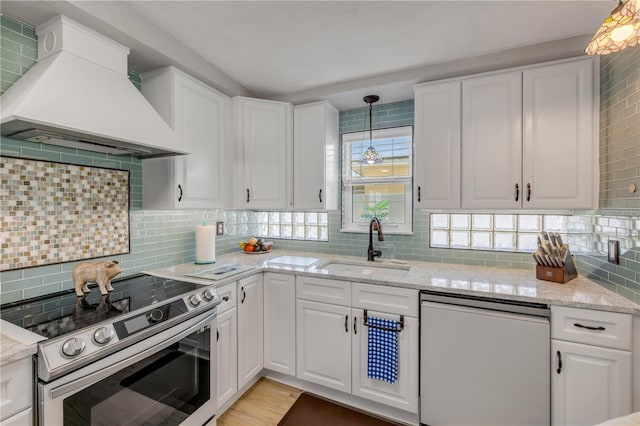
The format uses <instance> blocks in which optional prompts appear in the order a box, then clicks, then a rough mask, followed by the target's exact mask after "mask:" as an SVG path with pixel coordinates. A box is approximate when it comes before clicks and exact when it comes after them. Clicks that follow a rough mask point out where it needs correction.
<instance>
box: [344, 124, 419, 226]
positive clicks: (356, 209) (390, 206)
mask: <svg viewBox="0 0 640 426" xmlns="http://www.w3.org/2000/svg"><path fill="white" fill-rule="evenodd" d="M370 146H372V147H373V148H375V150H376V151H377V152H378V155H379V156H380V158H381V160H382V161H381V162H375V163H367V162H363V161H362V158H363V155H364V153H365V151H367V149H368V148H369V147H370ZM412 163H413V126H404V127H392V128H387V129H379V130H373V132H372V136H371V141H369V132H366V131H365V132H354V133H343V134H342V197H343V200H342V206H343V215H342V231H347V232H368V225H369V222H370V220H371V218H372V217H373V216H376V217H377V218H378V219H380V220H381V221H382V223H383V224H384V225H385V230H386V231H387V232H389V233H392V234H393V233H395V234H403V233H404V234H409V233H411V232H412V222H413V220H412V214H413V210H412V197H411V194H412V189H411V188H412V187H411V185H412Z"/></svg>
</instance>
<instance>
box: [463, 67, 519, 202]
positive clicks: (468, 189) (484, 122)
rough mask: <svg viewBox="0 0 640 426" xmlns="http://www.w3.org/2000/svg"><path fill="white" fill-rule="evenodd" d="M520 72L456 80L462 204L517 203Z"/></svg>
mask: <svg viewBox="0 0 640 426" xmlns="http://www.w3.org/2000/svg"><path fill="white" fill-rule="evenodd" d="M521 117H522V73H521V72H519V71H516V72H509V73H501V74H494V75H488V76H484V77H476V78H470V79H467V80H464V81H463V82H462V207H463V208H472V209H473V208H507V209H510V208H518V207H520V205H521V197H522V190H521V183H520V179H521V175H522V171H521V170H522V168H521V167H522V165H521V162H522V124H521Z"/></svg>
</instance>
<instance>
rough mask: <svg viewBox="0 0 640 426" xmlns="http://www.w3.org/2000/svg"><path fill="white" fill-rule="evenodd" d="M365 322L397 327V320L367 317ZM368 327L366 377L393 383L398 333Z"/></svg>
mask: <svg viewBox="0 0 640 426" xmlns="http://www.w3.org/2000/svg"><path fill="white" fill-rule="evenodd" d="M367 322H368V323H369V324H372V325H377V326H379V327H384V328H390V329H398V321H394V320H388V319H384V318H376V317H367ZM368 329H369V341H368V343H369V344H368V346H369V353H368V363H367V377H369V378H370V379H377V380H383V381H385V382H388V383H395V381H396V380H397V379H398V333H396V332H393V331H387V330H380V329H377V328H373V327H368Z"/></svg>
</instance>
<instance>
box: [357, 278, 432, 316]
mask: <svg viewBox="0 0 640 426" xmlns="http://www.w3.org/2000/svg"><path fill="white" fill-rule="evenodd" d="M351 297H352V301H353V307H354V308H360V309H371V310H375V311H379V312H387V313H390V314H397V315H406V316H409V317H415V318H417V317H418V305H419V303H418V290H412V289H407V288H398V287H389V286H384V285H373V284H362V283H352V284H351Z"/></svg>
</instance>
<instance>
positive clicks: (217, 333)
mask: <svg viewBox="0 0 640 426" xmlns="http://www.w3.org/2000/svg"><path fill="white" fill-rule="evenodd" d="M218 340H220V330H218V329H216V342H217V341H218Z"/></svg>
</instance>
